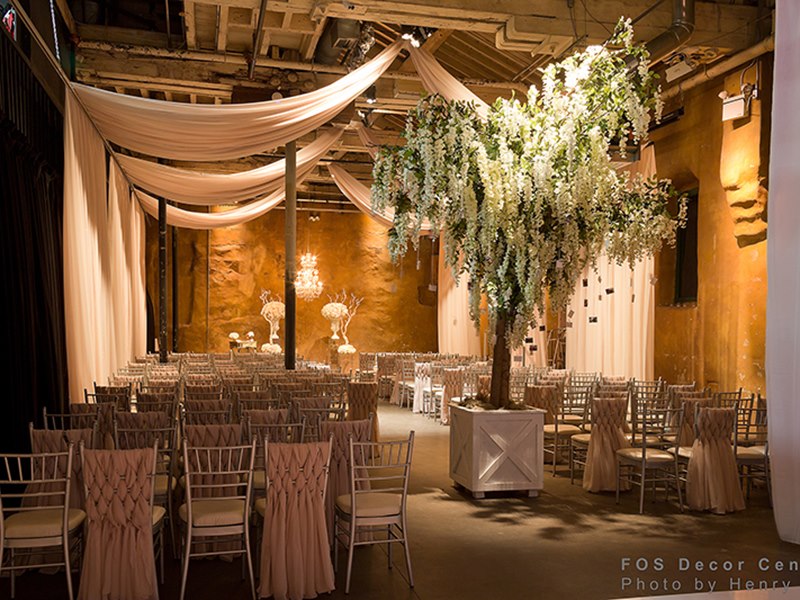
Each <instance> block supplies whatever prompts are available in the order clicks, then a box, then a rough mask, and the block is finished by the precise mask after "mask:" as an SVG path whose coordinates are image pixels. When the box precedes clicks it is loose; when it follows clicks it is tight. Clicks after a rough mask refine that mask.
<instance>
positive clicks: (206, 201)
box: [116, 127, 342, 206]
mask: <svg viewBox="0 0 800 600" xmlns="http://www.w3.org/2000/svg"><path fill="white" fill-rule="evenodd" d="M341 137H342V129H341V128H339V127H329V128H325V129H321V130H320V132H319V136H318V137H317V139H315V140H314V141H313V142H311V143H310V144H309V145H308V146H306V147H304V148H301V149H300V150H298V151H297V169H298V171H300V172H304V171H307V170H308V169H309V168H311V167H314V166H315V165H316V163H317V162H318V161H319V159H321V158H322V157H323V156H325V154H326V153H327V152H328V150H330V149H331V147H332V146H333V144H335V143H336V142H337V141H339V139H340V138H341ZM116 158H117V160H118V161H119V164H120V166H121V167H122V169H123V170H124V171H125V174H126V175H127V176H128V180H129V181H130V182H131V183H132V184H134V185H135V186H137V187H139V188H141V189H143V190H145V191H147V192H149V193H150V194H156V195H158V196H161V197H163V198H166V199H167V200H172V201H174V202H181V203H183V204H196V205H200V206H211V205H214V204H232V203H234V202H241V201H243V200H250V199H251V198H255V197H257V196H262V195H267V194H271V193H272V192H275V191H277V190H279V189H281V188H283V187H284V185H285V175H286V160H285V159H281V160H278V161H275V162H273V163H270V164H268V165H265V166H263V167H258V168H256V169H250V170H249V171H241V172H239V173H226V174H220V173H204V172H201V171H194V170H188V169H180V168H177V167H170V166H167V165H161V164H158V163H155V162H152V161H147V160H142V159H140V158H133V157H131V156H124V155H122V154H117V155H116Z"/></svg>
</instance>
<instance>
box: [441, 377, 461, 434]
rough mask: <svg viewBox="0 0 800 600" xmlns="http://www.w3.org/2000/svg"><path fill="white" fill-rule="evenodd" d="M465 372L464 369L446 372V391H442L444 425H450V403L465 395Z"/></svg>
mask: <svg viewBox="0 0 800 600" xmlns="http://www.w3.org/2000/svg"><path fill="white" fill-rule="evenodd" d="M464 377H465V371H464V369H463V368H462V367H456V368H453V369H448V368H445V370H444V390H443V391H442V423H443V424H444V425H449V424H450V401H451V400H453V398H461V397H462V396H463V395H464Z"/></svg>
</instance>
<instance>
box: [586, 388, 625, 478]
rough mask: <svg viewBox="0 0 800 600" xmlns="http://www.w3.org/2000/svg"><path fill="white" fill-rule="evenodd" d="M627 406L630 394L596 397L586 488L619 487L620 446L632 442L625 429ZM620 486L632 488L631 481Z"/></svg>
mask: <svg viewBox="0 0 800 600" xmlns="http://www.w3.org/2000/svg"><path fill="white" fill-rule="evenodd" d="M627 408H628V400H627V398H595V399H594V400H592V416H593V419H592V432H591V435H590V437H589V449H588V451H587V454H586V468H585V469H584V471H583V489H585V490H587V491H589V492H613V491H615V490H616V489H617V450H619V449H620V448H629V447H630V445H631V444H630V442H629V441H628V439H627V438H626V437H625V434H624V433H623V428H624V424H625V416H626V412H627ZM620 489H623V490H627V489H630V484H629V483H628V482H624V481H623V482H620Z"/></svg>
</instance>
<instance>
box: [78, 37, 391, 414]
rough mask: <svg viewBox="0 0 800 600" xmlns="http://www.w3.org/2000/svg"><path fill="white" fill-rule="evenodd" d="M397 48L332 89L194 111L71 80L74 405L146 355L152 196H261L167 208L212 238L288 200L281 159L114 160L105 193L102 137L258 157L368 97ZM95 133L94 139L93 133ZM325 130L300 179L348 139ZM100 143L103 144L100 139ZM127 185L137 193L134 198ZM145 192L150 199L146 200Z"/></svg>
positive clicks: (201, 153) (141, 147)
mask: <svg viewBox="0 0 800 600" xmlns="http://www.w3.org/2000/svg"><path fill="white" fill-rule="evenodd" d="M403 45H404V44H403V43H402V42H399V41H398V42H397V43H395V44H392V45H391V46H389V47H387V48H386V49H385V50H383V51H382V52H381V53H380V54H379V55H378V56H376V57H375V58H374V59H373V60H371V61H370V62H368V63H366V64H365V65H363V66H362V67H360V68H358V69H356V70H354V71H353V72H352V73H350V74H348V75H346V76H344V77H342V78H341V79H339V80H338V81H336V82H335V83H333V84H331V85H329V86H326V87H324V88H321V89H319V90H316V91H314V92H311V93H308V94H302V95H300V96H295V97H292V98H285V99H280V100H274V101H269V102H257V103H251V104H239V105H225V106H199V105H187V104H180V103H173V102H163V101H158V100H150V99H146V98H134V97H131V96H124V95H121V94H115V93H112V92H106V91H103V90H99V89H95V88H90V87H86V86H83V85H80V84H76V83H73V84H72V85H71V89H70V93H68V94H67V112H66V118H65V136H64V137H65V143H64V154H65V157H64V160H65V174H64V206H65V208H64V213H65V214H64V225H63V228H64V242H63V243H64V303H65V312H66V323H67V325H66V338H67V360H68V369H69V378H70V401H71V402H80V401H82V400H83V389H84V388H91V387H92V384H93V382H98V383H101V384H102V383H105V382H106V380H107V379H108V377H109V376H110V375H112V374H113V373H114V372H115V371H116V370H117V369H118V368H120V367H121V366H123V365H124V364H126V362H127V361H129V360H131V359H133V358H134V357H135V356H137V355H141V354H144V353H145V351H146V291H145V276H144V266H143V265H144V215H143V213H142V210H141V208H140V207H139V205H138V204H137V203H136V202H134V198H138V199H139V201H140V203H141V205H142V207H144V208H145V209H147V210H148V212H151V214H152V213H154V212H155V211H156V210H157V206H158V201H157V200H156V199H155V198H153V197H152V196H150V195H149V194H148V193H147V191H149V192H151V193H153V194H157V195H160V196H162V197H164V198H166V199H169V200H174V201H177V202H181V203H185V204H195V205H198V204H199V205H205V206H213V205H216V204H220V203H226V204H227V203H237V202H241V201H243V200H247V199H251V198H254V197H258V196H262V195H263V197H261V198H260V199H257V200H252V201H250V202H247V203H245V204H243V205H241V206H237V207H236V208H234V209H232V210H227V211H225V212H212V213H195V212H192V211H189V210H184V209H180V208H177V207H173V206H170V207H169V211H168V223H169V224H171V225H176V226H183V227H191V228H195V229H206V228H212V227H226V226H229V225H235V224H238V223H243V222H245V221H248V220H251V219H254V218H256V217H258V216H261V215H262V214H264V213H266V212H267V211H269V210H270V209H272V208H274V207H275V206H277V205H278V204H279V203H280V202H281V201H283V199H284V190H283V187H284V184H285V162H284V161H277V162H276V163H273V164H270V165H267V166H265V167H261V168H258V169H253V170H251V171H248V172H244V173H236V174H231V175H219V174H209V173H199V172H192V171H185V170H181V169H176V168H173V167H166V166H163V165H158V164H156V163H153V162H149V161H145V160H141V159H135V158H131V157H127V156H122V155H119V154H116V153H115V154H113V155H112V156H111V158H112V160H111V161H110V166H109V178H108V182H109V183H108V189H106V187H105V185H106V173H105V160H106V149H105V145H104V141H103V138H105V139H106V140H108V141H111V142H114V143H116V144H118V145H119V146H121V147H123V148H127V149H130V150H134V151H136V152H140V153H143V154H147V155H150V156H154V157H161V158H167V159H174V160H187V161H215V160H228V159H234V158H240V157H243V156H248V155H251V154H254V153H258V152H263V151H265V150H269V149H273V148H275V147H277V146H280V145H283V144H285V143H287V142H289V141H292V140H296V139H297V138H299V137H301V136H303V135H306V134H308V133H310V132H312V131H314V130H316V129H318V128H319V127H321V126H323V125H324V124H325V123H327V122H328V121H329V120H330V119H331V118H333V117H335V116H336V115H337V114H338V113H339V112H341V110H342V109H344V108H345V107H346V106H347V105H348V104H350V103H351V102H352V101H353V100H354V99H355V98H356V97H358V96H359V95H360V94H362V93H363V92H364V91H365V90H366V89H367V88H368V87H369V86H370V85H372V83H373V82H374V81H375V80H376V79H377V78H378V77H380V75H381V74H383V73H384V72H385V71H386V69H388V67H389V65H391V63H392V61H394V59H395V58H396V57H397V55H398V53H399V52H400V50H401V48H402V47H403ZM98 132H99V133H98ZM341 134H342V129H341V128H339V127H332V128H330V129H328V130H323V131H322V132H321V133H320V135H319V136H318V138H317V139H316V140H315V141H314V142H312V143H311V144H310V145H309V146H307V147H305V148H303V149H302V150H301V151H300V152H299V153H298V172H297V175H298V180H302V178H303V177H305V176H306V175H308V173H309V172H310V171H311V169H313V167H314V166H315V165H316V164H317V162H318V161H319V159H320V158H321V157H322V156H323V155H324V154H325V153H326V152H327V151H328V150H329V149H330V148H331V147H332V146H333V144H335V143H336V142H337V141H338V140H339V139H340V137H341ZM101 136H102V137H101ZM131 184H133V185H136V186H137V187H141V188H142V189H141V190H139V189H134V190H132V189H131ZM145 190H147V191H145Z"/></svg>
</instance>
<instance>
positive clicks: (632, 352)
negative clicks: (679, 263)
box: [566, 145, 656, 380]
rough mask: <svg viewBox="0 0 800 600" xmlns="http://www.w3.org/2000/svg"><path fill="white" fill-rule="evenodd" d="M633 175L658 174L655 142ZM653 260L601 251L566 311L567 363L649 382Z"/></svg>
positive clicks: (583, 369) (633, 167)
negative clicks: (619, 258) (620, 259)
mask: <svg viewBox="0 0 800 600" xmlns="http://www.w3.org/2000/svg"><path fill="white" fill-rule="evenodd" d="M626 170H628V171H630V172H631V174H636V173H641V174H642V175H644V176H645V177H650V176H652V175H654V174H655V172H656V165H655V151H654V147H653V146H652V145H650V146H646V147H645V148H643V149H642V154H641V157H640V159H639V160H638V161H637V162H636V163H633V164H632V165H631V166H629V167H626ZM653 265H654V262H653V258H652V257H651V258H647V259H644V260H642V261H640V262H638V263H636V265H635V266H634V268H633V269H631V268H630V266H629V265H627V264H624V265H618V264H616V263H615V262H614V261H612V260H609V259H608V257H606V256H605V254H603V255H601V256H600V258H599V260H598V263H597V268H596V271H595V269H592V267H587V269H586V270H585V271H584V273H583V277H582V281H581V282H579V284H578V288H577V289H576V290H575V293H574V295H573V297H572V300H571V302H570V305H569V308H568V309H567V323H568V324H569V323H571V325H572V326H571V327H570V326H568V327H567V335H566V346H567V352H566V366H567V368H568V369H574V370H575V371H579V372H595V373H603V374H604V375H609V376H625V377H636V378H637V379H645V380H651V379H653V373H654V337H655V295H654V289H653V283H652V278H653Z"/></svg>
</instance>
